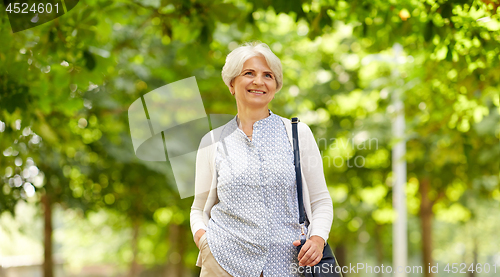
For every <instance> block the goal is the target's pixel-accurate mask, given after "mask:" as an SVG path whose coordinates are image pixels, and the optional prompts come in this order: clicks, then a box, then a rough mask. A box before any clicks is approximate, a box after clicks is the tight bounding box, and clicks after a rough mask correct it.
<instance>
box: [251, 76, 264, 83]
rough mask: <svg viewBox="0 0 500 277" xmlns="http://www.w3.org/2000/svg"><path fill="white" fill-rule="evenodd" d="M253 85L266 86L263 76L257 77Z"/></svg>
mask: <svg viewBox="0 0 500 277" xmlns="http://www.w3.org/2000/svg"><path fill="white" fill-rule="evenodd" d="M253 83H254V84H256V85H262V84H264V79H263V77H262V76H261V75H257V76H255V79H253Z"/></svg>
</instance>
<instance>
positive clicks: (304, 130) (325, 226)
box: [299, 123, 333, 243]
mask: <svg viewBox="0 0 500 277" xmlns="http://www.w3.org/2000/svg"><path fill="white" fill-rule="evenodd" d="M299 126H300V127H299V128H300V131H299V139H300V140H299V142H300V156H301V159H300V162H301V167H302V173H303V175H304V179H305V181H306V182H307V187H308V191H309V200H310V203H311V212H312V218H309V230H310V236H320V237H321V238H323V239H324V240H325V243H326V241H327V240H328V236H329V233H330V229H331V226H332V222H333V204H332V198H331V197H330V193H329V191H328V188H327V186H326V180H325V174H324V172H323V160H322V158H321V153H320V152H319V148H318V145H317V144H316V141H315V139H314V135H313V133H312V131H311V129H310V128H309V126H307V125H306V124H305V123H299Z"/></svg>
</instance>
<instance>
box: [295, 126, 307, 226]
mask: <svg viewBox="0 0 500 277" xmlns="http://www.w3.org/2000/svg"><path fill="white" fill-rule="evenodd" d="M298 123H299V119H298V118H297V117H294V118H292V138H293V157H294V161H295V179H296V181H297V198H298V202H299V223H300V224H303V223H304V221H305V220H306V215H305V213H304V201H303V196H302V172H301V171H300V151H299V133H298V130H297V129H298V128H297V125H298Z"/></svg>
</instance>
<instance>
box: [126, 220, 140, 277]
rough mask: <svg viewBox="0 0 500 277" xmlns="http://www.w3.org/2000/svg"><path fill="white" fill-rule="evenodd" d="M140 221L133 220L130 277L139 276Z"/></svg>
mask: <svg viewBox="0 0 500 277" xmlns="http://www.w3.org/2000/svg"><path fill="white" fill-rule="evenodd" d="M139 227H140V224H139V221H137V220H133V222H132V262H131V263H130V272H129V277H137V276H139V270H140V269H139V264H138V263H137V254H138V252H139V251H138V249H137V248H138V241H139Z"/></svg>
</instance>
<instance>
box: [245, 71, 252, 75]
mask: <svg viewBox="0 0 500 277" xmlns="http://www.w3.org/2000/svg"><path fill="white" fill-rule="evenodd" d="M243 75H252V72H250V71H248V72H245V74H243Z"/></svg>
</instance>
